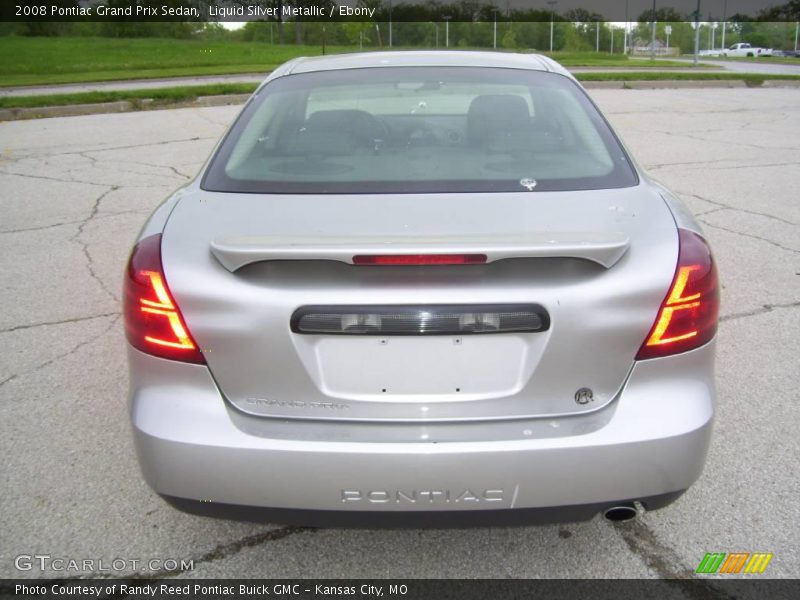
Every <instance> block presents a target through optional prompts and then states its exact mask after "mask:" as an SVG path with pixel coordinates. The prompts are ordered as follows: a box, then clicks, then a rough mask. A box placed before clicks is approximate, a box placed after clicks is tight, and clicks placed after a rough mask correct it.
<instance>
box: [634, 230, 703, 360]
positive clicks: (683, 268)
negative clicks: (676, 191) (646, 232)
mask: <svg viewBox="0 0 800 600" xmlns="http://www.w3.org/2000/svg"><path fill="white" fill-rule="evenodd" d="M678 237H679V243H680V250H679V254H678V266H677V268H676V270H675V277H674V278H673V279H672V286H671V287H670V290H669V293H668V294H667V297H666V298H665V299H664V301H663V302H662V303H661V309H660V310H659V311H658V317H656V321H655V323H654V324H653V328H652V329H651V330H650V333H649V334H648V335H647V340H645V343H644V344H643V345H642V347H641V348H640V349H639V354H637V356H636V358H637V360H644V359H648V358H658V357H660V356H668V355H670V354H678V353H679V352H686V351H688V350H692V349H694V348H699V347H700V346H702V345H703V344H705V343H706V342H708V341H709V340H711V338H713V337H714V334H715V333H716V332H717V317H718V315H719V286H718V282H717V268H716V266H715V265H714V258H713V257H712V256H711V250H710V249H709V247H708V245H707V244H706V242H705V241H704V240H703V238H701V237H700V236H699V235H697V234H696V233H693V232H691V231H687V230H685V229H679V230H678Z"/></svg>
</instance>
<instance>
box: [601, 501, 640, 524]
mask: <svg viewBox="0 0 800 600" xmlns="http://www.w3.org/2000/svg"><path fill="white" fill-rule="evenodd" d="M603 516H604V517H605V518H606V519H607V520H609V521H613V522H615V523H621V522H623V521H630V520H631V519H635V518H636V517H637V516H639V511H638V510H636V506H635V505H634V504H633V502H626V503H625V504H618V505H617V506H611V507H609V508H607V509H605V510H604V511H603Z"/></svg>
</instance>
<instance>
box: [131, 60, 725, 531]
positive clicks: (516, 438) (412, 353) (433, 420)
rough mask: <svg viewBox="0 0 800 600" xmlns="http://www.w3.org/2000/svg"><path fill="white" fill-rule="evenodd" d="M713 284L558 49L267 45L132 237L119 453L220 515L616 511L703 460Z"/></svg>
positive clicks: (160, 487)
mask: <svg viewBox="0 0 800 600" xmlns="http://www.w3.org/2000/svg"><path fill="white" fill-rule="evenodd" d="M718 288H719V285H718V282H717V275H716V269H715V266H714V261H713V258H712V255H711V251H710V249H709V247H708V244H707V242H706V241H705V239H704V237H703V234H702V232H701V230H700V228H699V226H698V225H697V223H696V222H695V221H694V219H693V218H692V216H691V215H690V214H689V212H688V211H687V210H686V209H685V208H684V207H683V205H682V204H681V203H680V202H679V201H678V200H677V199H676V198H675V197H674V196H673V195H671V194H670V192H669V191H667V190H666V189H664V188H663V187H661V186H660V185H658V184H657V183H655V182H653V181H651V180H650V179H648V177H647V176H646V175H645V174H644V173H643V172H642V171H641V170H640V169H639V168H638V167H637V166H636V164H635V163H634V162H633V160H632V159H631V157H630V155H629V153H628V152H627V151H626V150H625V148H624V147H623V145H622V143H621V142H620V140H619V139H618V138H617V136H616V135H615V134H614V132H613V131H612V129H611V128H610V126H609V124H608V123H607V122H606V120H605V119H604V118H603V116H602V115H601V114H600V113H599V111H598V109H597V107H596V106H594V104H593V103H592V102H591V100H590V99H589V98H588V96H587V94H586V93H585V92H584V90H583V89H582V88H581V86H580V84H579V83H578V82H577V81H575V79H574V78H573V77H572V76H570V74H569V73H568V72H567V71H565V70H564V69H563V68H562V67H561V66H559V65H558V64H556V63H555V62H553V61H551V60H549V59H547V58H545V57H541V56H536V55H530V54H526V55H515V54H505V53H502V54H501V53H477V52H402V53H369V54H351V55H343V56H333V57H321V58H314V59H297V60H293V61H291V62H288V63H286V64H284V65H283V66H281V67H279V68H278V69H276V70H275V71H274V72H273V73H272V74H271V75H270V76H269V77H268V78H267V80H266V81H265V82H264V83H263V84H262V85H261V86H260V87H259V89H258V90H257V91H256V92H255V94H254V95H253V96H252V97H251V98H250V100H249V101H248V102H247V104H246V105H245V107H244V109H243V110H242V112H241V114H240V115H239V117H238V119H237V120H236V121H235V123H234V124H233V126H232V127H231V129H230V131H229V132H228V133H227V134H226V135H225V137H224V138H223V139H222V141H221V142H220V144H219V145H218V147H217V148H216V150H215V151H214V153H213V155H212V157H211V159H210V160H209V161H208V163H207V165H206V166H205V167H204V168H203V169H202V171H201V173H200V174H199V175H198V177H197V178H195V179H194V180H193V181H191V182H190V183H188V184H187V185H186V186H185V187H183V188H181V189H180V190H178V191H177V192H175V193H174V194H173V195H172V196H171V197H170V198H169V199H168V200H167V201H166V202H165V203H164V204H163V205H161V207H160V208H158V209H157V210H156V211H155V212H154V213H153V215H152V216H151V217H150V219H149V220H148V221H147V223H146V224H145V226H144V228H143V230H142V232H141V234H140V235H139V238H138V240H137V241H136V244H135V246H134V248H133V252H132V254H131V258H130V263H129V265H128V271H127V277H126V282H125V290H124V292H125V294H124V297H125V300H124V304H125V307H124V312H125V318H126V330H127V338H128V342H129V362H130V369H131V379H130V381H131V384H130V385H131V387H130V407H131V418H132V421H133V430H134V436H135V441H136V447H137V451H138V455H139V462H140V464H141V467H142V471H143V473H144V477H145V479H146V480H147V482H148V483H149V485H150V486H151V487H152V488H153V489H154V490H155V491H156V492H157V493H158V494H160V495H161V496H163V497H164V498H165V499H166V500H167V501H168V502H170V503H171V504H173V505H174V506H176V507H177V508H179V509H182V510H186V511H190V512H193V513H198V514H206V515H215V516H223V517H227V518H237V519H255V520H261V521H271V522H289V523H298V524H314V525H356V526H373V525H390V526H393V525H406V524H407V525H420V524H426V523H433V524H435V525H448V524H455V525H463V524H476V523H501V524H502V523H516V522H520V523H526V522H537V521H552V520H582V519H589V518H591V517H593V516H594V515H596V514H598V513H604V514H606V516H607V517H609V518H612V519H627V518H632V517H633V516H635V515H636V513H637V512H638V511H641V510H652V509H657V508H660V507H663V506H665V505H667V504H669V503H670V502H672V501H673V500H675V499H676V498H677V497H679V496H680V495H681V494H682V493H683V492H684V491H685V490H686V489H687V488H688V487H689V486H691V485H692V483H693V482H694V481H695V480H696V479H697V478H698V476H699V475H700V472H701V470H702V468H703V463H704V461H705V455H706V450H707V447H708V443H709V436H710V434H711V425H712V420H713V415H714V398H715V391H714V373H713V364H714V343H715V334H716V328H717V315H718V304H719V292H718Z"/></svg>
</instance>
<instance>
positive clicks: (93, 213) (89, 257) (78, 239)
mask: <svg viewBox="0 0 800 600" xmlns="http://www.w3.org/2000/svg"><path fill="white" fill-rule="evenodd" d="M118 189H120V186H118V185H114V186H111V187H110V188H109V189H107V190H106V191H105V192H103V193H102V194H100V195H99V196H98V197H97V198H96V199H95V201H94V204H93V205H92V209H91V211H90V212H89V216H88V217H86V218H85V219H84V220H83V221H82V222H81V224H80V226H79V227H78V230H77V231H76V232H75V235H73V236H72V237H71V238H70V241H71V242H75V243H76V244H78V245H79V246H80V247H81V251H82V252H83V255H84V257H85V258H86V268H87V269H88V271H89V276H90V277H91V278H92V279H94V280H95V281H96V282H97V283H98V284H99V285H100V288H101V289H102V290H103V291H104V292H105V293H106V294H108V296H110V297H111V298H112V299H113V300H114V301H115V302H119V296H117V294H116V293H114V292H113V291H111V290H110V289H109V288H108V286H106V284H105V282H104V281H103V280H102V279H101V277H100V276H99V275H98V274H97V272H96V271H95V270H94V259H93V258H92V255H91V253H90V252H89V244H88V243H86V242H84V241H83V240H82V239H81V236H82V235H83V231H84V229H85V228H86V225H88V224H89V222H90V221H91V220H92V219H94V218H95V216H96V215H97V211H98V210H100V203H101V202H102V201H103V199H104V198H105V197H106V196H108V195H109V194H110V193H112V192H115V191H116V190H118Z"/></svg>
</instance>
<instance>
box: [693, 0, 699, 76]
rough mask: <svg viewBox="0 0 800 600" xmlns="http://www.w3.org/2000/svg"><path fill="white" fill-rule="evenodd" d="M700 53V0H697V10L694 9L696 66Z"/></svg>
mask: <svg viewBox="0 0 800 600" xmlns="http://www.w3.org/2000/svg"><path fill="white" fill-rule="evenodd" d="M698 54H700V0H697V10H696V11H694V66H695V67H696V66H697V55H698Z"/></svg>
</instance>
